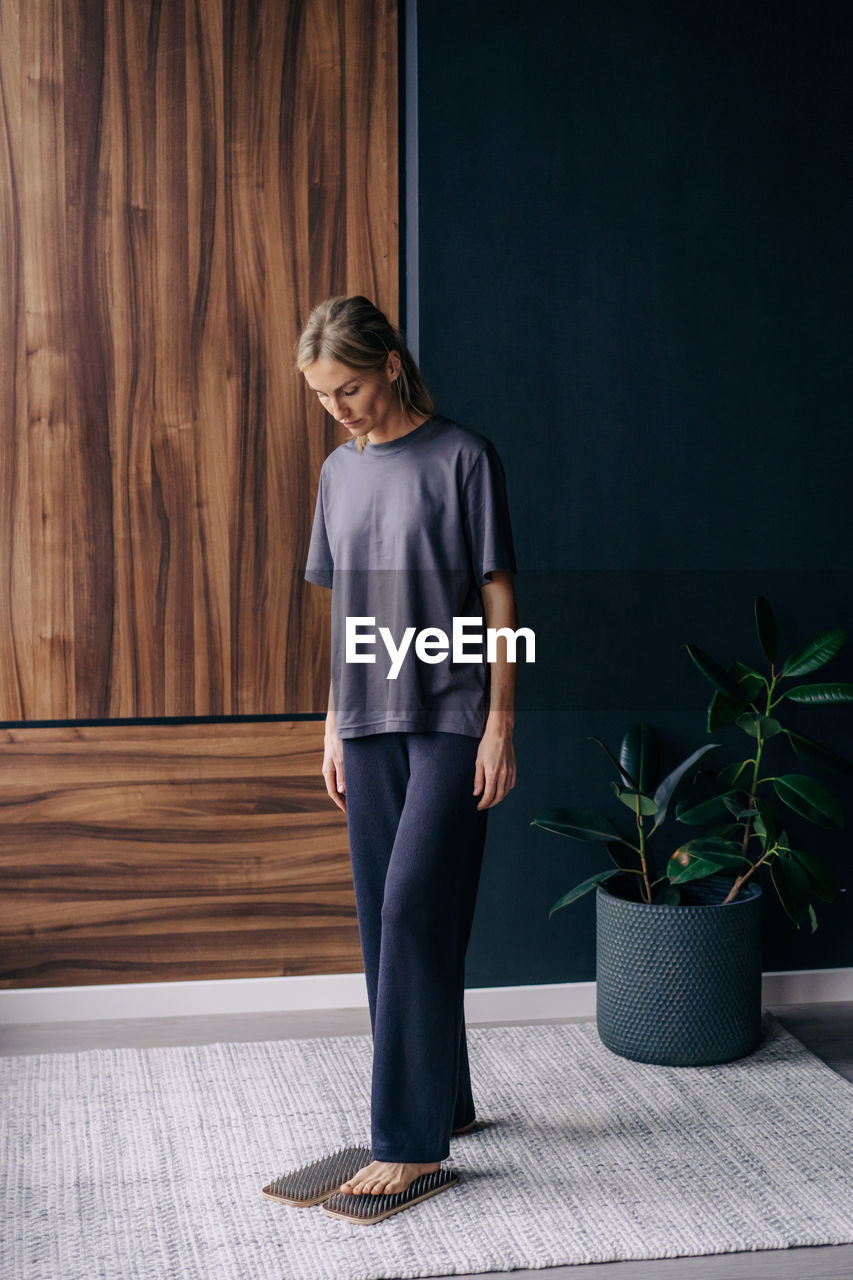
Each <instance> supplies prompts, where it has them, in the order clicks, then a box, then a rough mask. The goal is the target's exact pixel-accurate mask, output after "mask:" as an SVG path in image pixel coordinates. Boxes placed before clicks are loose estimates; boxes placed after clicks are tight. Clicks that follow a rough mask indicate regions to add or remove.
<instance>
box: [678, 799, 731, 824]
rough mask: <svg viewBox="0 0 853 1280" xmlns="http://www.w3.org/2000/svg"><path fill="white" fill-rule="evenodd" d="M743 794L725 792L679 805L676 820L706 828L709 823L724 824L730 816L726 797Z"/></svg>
mask: <svg viewBox="0 0 853 1280" xmlns="http://www.w3.org/2000/svg"><path fill="white" fill-rule="evenodd" d="M741 794H742V792H739V791H731V792H724V793H722V794H720V795H711V796H708V797H707V798H705V799H700V800H697V801H696V802H695V803H691V802H690V801H686V802H685V803H684V804H683V805H681V804H678V805H676V808H675V816H676V819H677V820H678V821H679V822H685V823H687V825H688V826H693V827H701V826H705V824H706V823H708V822H723V821H725V819H726V818H728V817H729V814H730V810H729V807H728V805H727V804H726V796H727V795H733V796H738V795H741Z"/></svg>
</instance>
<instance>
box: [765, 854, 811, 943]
mask: <svg viewBox="0 0 853 1280" xmlns="http://www.w3.org/2000/svg"><path fill="white" fill-rule="evenodd" d="M770 875H771V877H772V879H773V884H774V885H775V887H776V892H777V893H778V895H779V901H780V902H781V903H782V906H783V907H784V908H785V910H786V911H787V913H788V915H789V916H790V917H791V919H792V920H793V921H794V924H795V925H796V926H797V928H798V929H799V928H800V926H801V925H803V924H805V923H806V921H807V920H808V919H809V897H810V884H809V877H808V875H807V874H806V871H805V869H804V868H803V867H801V866H800V864H799V863H798V862H795V861H793V859H791V858H773V859H772V861H771V863H770Z"/></svg>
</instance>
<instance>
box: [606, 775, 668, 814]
mask: <svg viewBox="0 0 853 1280" xmlns="http://www.w3.org/2000/svg"><path fill="white" fill-rule="evenodd" d="M610 789H611V791H612V792H613V794H614V795H615V796H616V798H617V799H618V800H621V801H622V804H624V805H625V807H626V808H628V809H630V810H631V812H632V813H633V814H636V812H637V804H638V803H639V806H640V813H642V814H646V815H648V814H651V813H657V811H658V807H657V805H656V804H655V802H654V800H653V799H652V798H651V796H647V795H644V793H643V792H642V791H636V790H635V789H633V788H631V787H620V786H619V783H618V782H611V783H610Z"/></svg>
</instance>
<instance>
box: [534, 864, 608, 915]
mask: <svg viewBox="0 0 853 1280" xmlns="http://www.w3.org/2000/svg"><path fill="white" fill-rule="evenodd" d="M618 875H619V868H618V867H613V868H611V869H610V870H609V871H597V872H596V873H595V875H594V876H590V877H589V879H588V880H584V881H583V882H582V883H581V884H576V885H575V887H574V889H570V890H569V892H568V893H566V894H564V895H563V897H562V898H559V899H558V900H557V901H556V902H555V903H554V905H553V907H552V908H551V910H550V911H549V912H548V916H549V917H550V916H552V915H553V914H554V912H555V911H559V910H560V907H567V906H568V905H569V903H570V902H576V901H577V899H578V898H582V897H583V895H584V894H585V893H589V891H590V889H594V888H595V886H596V885H598V884H603V883H604V881H605V880H609V879H610V878H611V876H618Z"/></svg>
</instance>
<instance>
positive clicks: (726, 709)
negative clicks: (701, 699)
mask: <svg viewBox="0 0 853 1280" xmlns="http://www.w3.org/2000/svg"><path fill="white" fill-rule="evenodd" d="M728 675H730V676H732V677H733V679H734V680H735V681H736V682H737V684H738V686H739V687H740V689H741V690H742V692H743V695H744V697H745V698H746V700H747V701H749V702H752V701H753V700H754V699H755V698H757V697H758V694H759V693H760V692H761V689H762V688H765V689H766V688H767V681H766V680H765V679H764V676H762V675H761V674H760V673H759V672H758V671H753V669H752V667H747V666H746V665H745V664H744V663H743V662H733V663H732V665H731V666H730V667H729V670H728ZM742 711H743V701H738V702H735V701H734V699H732V698H727V697H726V695H725V694H724V693H720V691H719V689H716V690H715V691H714V694H713V696H712V698H711V702H710V704H709V706H708V724H707V728H708V732H709V733H713V732H714V730H715V729H717V728H719V727H720V725H724V724H731V722H732V720H734V719H735V717H736V716H739V715H740V714H741V712H742Z"/></svg>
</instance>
